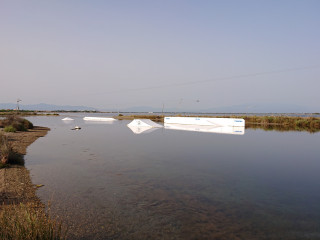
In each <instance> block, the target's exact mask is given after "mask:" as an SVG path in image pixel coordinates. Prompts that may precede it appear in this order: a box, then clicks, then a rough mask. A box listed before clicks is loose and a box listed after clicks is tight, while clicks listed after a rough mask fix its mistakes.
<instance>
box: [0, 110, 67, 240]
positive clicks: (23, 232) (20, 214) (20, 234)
mask: <svg viewBox="0 0 320 240" xmlns="http://www.w3.org/2000/svg"><path fill="white" fill-rule="evenodd" d="M0 124H1V127H2V128H4V130H5V129H6V128H15V129H18V130H19V131H20V132H18V133H6V132H4V130H3V129H0V168H3V167H8V168H7V169H0V171H5V172H2V174H4V175H5V176H6V177H5V178H3V179H2V181H3V182H2V181H1V183H0V184H1V185H2V186H4V190H3V191H4V192H2V194H1V195H0V239H6V240H16V239H21V240H22V239H24V240H34V239H47V240H58V239H59V240H60V239H66V233H67V232H66V231H64V230H62V224H61V222H60V221H58V220H57V219H54V218H52V217H51V216H50V213H49V212H48V211H46V210H45V208H44V205H43V204H41V203H40V201H37V200H35V199H33V198H30V199H29V198H28V197H26V196H30V194H31V196H33V194H35V193H32V192H33V191H35V190H34V186H33V185H32V183H31V182H30V186H29V184H28V182H24V181H22V182H21V183H20V182H19V181H18V182H17V183H14V182H15V181H14V182H13V183H10V180H9V182H8V179H10V177H9V175H8V174H9V173H12V171H10V170H15V169H20V168H22V167H21V166H19V167H12V166H10V165H11V164H20V165H23V164H24V160H23V152H24V150H22V149H20V148H17V146H19V147H20V146H25V147H26V145H25V144H26V143H25V142H22V139H21V136H25V134H27V133H24V132H22V131H26V130H28V129H32V128H33V124H32V123H31V122H29V121H28V120H26V119H22V118H19V117H17V116H8V117H7V118H5V119H1V120H0ZM37 128H39V127H37ZM37 128H36V129H37ZM38 131H39V130H38ZM36 132H37V130H33V131H32V133H31V132H30V134H31V135H33V137H32V138H29V144H30V142H32V141H34V138H35V137H36V136H35V133H36ZM22 134H23V135H22ZM13 136H15V137H13ZM13 139H15V140H14V141H13ZM14 172H16V171H14ZM20 173H21V172H20ZM20 180H21V179H20ZM8 183H10V184H8ZM12 184H13V186H11V187H14V188H16V187H17V186H15V185H14V184H19V185H20V184H23V185H22V186H23V187H22V189H21V190H19V189H20V186H19V187H18V188H17V193H15V192H14V193H13V195H9V197H8V195H7V191H8V193H12V189H10V188H8V186H10V185H12ZM30 189H31V192H29V193H28V194H29V195H28V194H27V195H25V191H26V192H28V191H30ZM19 191H23V192H24V194H23V196H24V197H23V198H21V197H20V193H19ZM16 194H17V196H16Z"/></svg>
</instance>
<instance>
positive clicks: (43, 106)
mask: <svg viewBox="0 0 320 240" xmlns="http://www.w3.org/2000/svg"><path fill="white" fill-rule="evenodd" d="M16 107H17V104H15V103H0V109H15V108H16ZM19 107H20V109H21V110H36V111H58V110H62V111H95V110H96V109H95V108H93V107H86V106H70V105H53V104H46V103H40V104H31V105H24V104H19Z"/></svg>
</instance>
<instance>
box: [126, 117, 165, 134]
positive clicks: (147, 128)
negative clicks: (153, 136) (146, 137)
mask: <svg viewBox="0 0 320 240" xmlns="http://www.w3.org/2000/svg"><path fill="white" fill-rule="evenodd" d="M127 126H128V127H129V128H130V129H131V131H132V132H134V133H136V134H140V133H150V132H153V131H154V130H156V129H157V128H162V127H163V126H162V125H160V124H158V123H155V122H153V121H151V120H150V119H134V120H133V121H132V122H131V123H129V124H128V125H127Z"/></svg>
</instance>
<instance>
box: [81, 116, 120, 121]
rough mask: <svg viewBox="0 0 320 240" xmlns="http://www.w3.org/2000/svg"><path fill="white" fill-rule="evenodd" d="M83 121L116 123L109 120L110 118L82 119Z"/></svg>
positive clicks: (112, 119)
mask: <svg viewBox="0 0 320 240" xmlns="http://www.w3.org/2000/svg"><path fill="white" fill-rule="evenodd" d="M83 120H85V121H96V122H110V121H116V119H114V118H110V117H84V118H83Z"/></svg>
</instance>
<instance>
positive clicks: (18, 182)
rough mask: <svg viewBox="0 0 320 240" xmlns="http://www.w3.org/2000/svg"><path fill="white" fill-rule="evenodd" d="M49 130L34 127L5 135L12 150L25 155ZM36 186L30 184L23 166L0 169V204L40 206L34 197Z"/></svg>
mask: <svg viewBox="0 0 320 240" xmlns="http://www.w3.org/2000/svg"><path fill="white" fill-rule="evenodd" d="M49 130H50V129H49V128H45V127H38V126H35V127H34V129H30V130H29V131H27V132H16V133H5V135H6V136H8V139H9V142H10V143H11V144H12V147H13V150H14V151H16V152H17V153H19V154H21V155H25V154H26V152H27V148H28V146H29V145H31V144H32V143H33V142H34V141H36V140H37V139H38V138H39V137H43V136H45V135H46V134H47V133H48V131H49ZM36 188H37V187H36V186H35V185H34V184H32V181H31V178H30V174H29V170H28V169H26V168H25V167H24V166H18V165H11V166H10V167H8V168H3V169H0V203H1V204H5V205H7V204H11V203H27V202H29V203H30V202H32V203H35V204H40V200H39V199H38V198H37V196H36Z"/></svg>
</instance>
